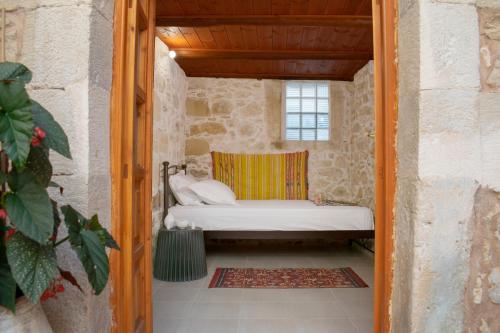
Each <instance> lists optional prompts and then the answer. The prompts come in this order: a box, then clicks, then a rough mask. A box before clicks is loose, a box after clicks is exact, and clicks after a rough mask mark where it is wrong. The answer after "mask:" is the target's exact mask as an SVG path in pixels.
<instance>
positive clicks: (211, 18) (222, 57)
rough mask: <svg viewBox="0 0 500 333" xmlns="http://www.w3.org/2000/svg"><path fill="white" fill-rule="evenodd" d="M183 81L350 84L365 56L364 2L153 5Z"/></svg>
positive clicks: (230, 0)
mask: <svg viewBox="0 0 500 333" xmlns="http://www.w3.org/2000/svg"><path fill="white" fill-rule="evenodd" d="M157 25H158V36H159V37H160V38H161V39H162V41H164V42H165V43H166V44H167V45H168V46H169V48H170V49H172V50H176V51H177V53H178V58H177V62H178V63H179V65H180V66H181V67H182V68H183V69H184V71H185V72H186V75H188V76H209V77H248V78H273V79H274V78H282V79H291V78H294V79H332V80H352V79H353V76H354V74H355V73H356V72H357V71H358V70H359V69H360V68H361V67H362V66H363V65H364V64H366V62H367V61H368V60H370V59H372V58H373V45H372V27H371V0H245V1H243V0H157Z"/></svg>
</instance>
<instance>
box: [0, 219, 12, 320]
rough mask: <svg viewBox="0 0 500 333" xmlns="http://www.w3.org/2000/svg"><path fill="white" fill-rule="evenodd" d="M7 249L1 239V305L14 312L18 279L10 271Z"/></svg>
mask: <svg viewBox="0 0 500 333" xmlns="http://www.w3.org/2000/svg"><path fill="white" fill-rule="evenodd" d="M0 226H2V225H0ZM0 237H3V235H1V234H0ZM5 250H6V249H5V246H4V244H3V241H2V240H0V305H1V306H4V307H6V308H7V309H9V310H11V311H12V312H15V311H16V281H15V280H14V277H13V276H12V272H11V271H10V266H9V263H8V262H7V256H6V253H5Z"/></svg>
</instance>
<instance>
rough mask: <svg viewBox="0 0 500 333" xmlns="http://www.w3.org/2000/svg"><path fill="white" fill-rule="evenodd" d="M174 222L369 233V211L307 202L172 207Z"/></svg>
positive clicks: (218, 227) (232, 227)
mask: <svg viewBox="0 0 500 333" xmlns="http://www.w3.org/2000/svg"><path fill="white" fill-rule="evenodd" d="M170 214H172V215H173V218H174V220H175V221H182V220H184V221H187V222H188V223H189V224H191V223H193V224H194V225H195V226H197V227H200V228H202V229H204V230H227V231H231V230H248V231H270V230H278V231H306V230H310V231H312V230H320V231H321V230H322V231H325V230H373V227H374V224H373V214H372V211H371V210H370V209H369V208H366V207H357V206H316V205H315V204H314V203H313V202H311V201H308V200H241V201H238V204H237V205H234V206H226V205H204V206H179V205H177V206H174V207H171V208H169V215H170Z"/></svg>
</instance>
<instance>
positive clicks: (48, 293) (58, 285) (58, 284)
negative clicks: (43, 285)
mask: <svg viewBox="0 0 500 333" xmlns="http://www.w3.org/2000/svg"><path fill="white" fill-rule="evenodd" d="M62 292H64V285H63V284H62V277H58V278H57V279H55V280H54V282H52V285H51V286H50V287H49V288H47V290H45V291H44V292H43V294H42V296H40V301H42V302H45V301H46V300H48V299H49V298H52V297H53V298H57V295H56V294H57V293H62Z"/></svg>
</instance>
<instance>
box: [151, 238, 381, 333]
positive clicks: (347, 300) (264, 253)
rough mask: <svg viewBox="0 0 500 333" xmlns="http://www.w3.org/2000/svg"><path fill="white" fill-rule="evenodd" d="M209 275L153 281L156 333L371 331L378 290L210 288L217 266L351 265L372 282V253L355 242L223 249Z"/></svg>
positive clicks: (211, 261)
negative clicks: (188, 279)
mask: <svg viewBox="0 0 500 333" xmlns="http://www.w3.org/2000/svg"><path fill="white" fill-rule="evenodd" d="M207 263H208V275H207V276H206V277H204V278H202V279H200V280H197V281H191V282H180V283H173V282H163V281H158V280H154V281H153V291H154V295H153V299H154V332H155V333H197V332H203V333H211V332H214V333H215V332H216V333H225V332H227V333H246V332H255V333H266V332H272V333H280V332H286V333H306V332H307V333H322V332H328V333H335V332H341V333H354V332H355V333H369V332H371V327H372V325H373V312H372V311H373V308H372V303H373V295H372V293H373V289H371V288H332V289H329V288H328V289H327V288H325V289H236V288H234V289H233V288H227V289H226V288H208V285H209V283H210V281H211V279H212V277H213V274H214V271H215V268H216V267H243V268H244V267H249V268H259V267H260V268H293V267H302V268H308V267H326V268H329V267H331V268H334V267H352V268H353V269H354V271H355V272H356V273H357V274H358V275H359V276H360V277H361V278H362V279H363V280H365V281H366V282H367V283H368V284H369V285H370V286H372V285H373V255H372V254H369V253H367V252H366V251H364V250H360V249H359V248H357V247H356V246H353V247H341V246H339V247H335V248H333V249H330V250H324V249H318V250H307V249H297V250H293V251H287V250H266V249H252V250H238V251H236V252H233V251H231V250H227V251H224V250H219V251H217V252H215V253H213V252H208V253H207Z"/></svg>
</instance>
